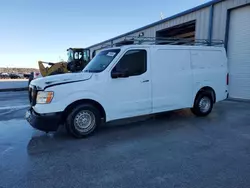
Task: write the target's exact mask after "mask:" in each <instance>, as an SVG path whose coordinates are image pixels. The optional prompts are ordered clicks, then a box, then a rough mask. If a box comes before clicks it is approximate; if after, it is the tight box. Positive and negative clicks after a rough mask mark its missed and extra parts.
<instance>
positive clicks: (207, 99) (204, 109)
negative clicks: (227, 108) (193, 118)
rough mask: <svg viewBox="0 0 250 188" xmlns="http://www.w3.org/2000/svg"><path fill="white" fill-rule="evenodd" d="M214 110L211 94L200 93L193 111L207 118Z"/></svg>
mask: <svg viewBox="0 0 250 188" xmlns="http://www.w3.org/2000/svg"><path fill="white" fill-rule="evenodd" d="M212 109H213V99H212V96H211V95H210V94H209V93H206V92H204V93H200V94H198V96H197V97H196V99H195V102H194V106H193V108H192V109H191V111H192V112H193V113H194V114H195V115H197V116H207V115H209V114H210V113H211V111H212Z"/></svg>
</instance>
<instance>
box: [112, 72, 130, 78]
mask: <svg viewBox="0 0 250 188" xmlns="http://www.w3.org/2000/svg"><path fill="white" fill-rule="evenodd" d="M111 77H112V78H114V79H115V78H127V77H129V72H128V71H127V70H124V71H112V72H111Z"/></svg>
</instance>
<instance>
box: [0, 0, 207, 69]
mask: <svg viewBox="0 0 250 188" xmlns="http://www.w3.org/2000/svg"><path fill="white" fill-rule="evenodd" d="M208 1H209V0H153V1H152V0H105V1H104V0H96V1H91V0H10V1H4V0H2V1H1V5H0V23H1V29H0V67H6V66H9V67H37V61H38V60H45V61H59V57H61V58H64V59H65V60H66V49H67V48H68V47H87V46H90V45H92V44H95V43H98V42H101V41H103V40H106V39H109V38H112V37H115V36H117V35H120V34H123V33H126V32H128V31H131V30H133V29H137V28H139V27H142V26H145V25H147V24H150V23H153V22H155V21H158V20H160V13H161V12H162V13H163V15H164V17H168V16H172V15H174V14H176V13H179V12H182V11H184V10H187V9H189V8H193V7H195V6H197V5H200V4H203V3H205V2H208Z"/></svg>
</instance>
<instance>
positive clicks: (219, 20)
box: [212, 0, 250, 40]
mask: <svg viewBox="0 0 250 188" xmlns="http://www.w3.org/2000/svg"><path fill="white" fill-rule="evenodd" d="M248 3H250V0H225V1H222V2H221V3H217V4H215V5H214V19H213V32H212V38H213V39H220V40H224V39H225V34H226V25H227V12H228V10H230V9H232V8H237V7H239V6H243V5H246V4H248Z"/></svg>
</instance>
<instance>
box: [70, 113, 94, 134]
mask: <svg viewBox="0 0 250 188" xmlns="http://www.w3.org/2000/svg"><path fill="white" fill-rule="evenodd" d="M94 125H95V115H94V114H93V112H91V111H88V110H83V111H80V112H79V113H78V114H77V115H76V116H75V119H74V126H75V128H76V129H77V130H78V131H79V132H87V131H89V130H90V129H92V128H93V127H94Z"/></svg>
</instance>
